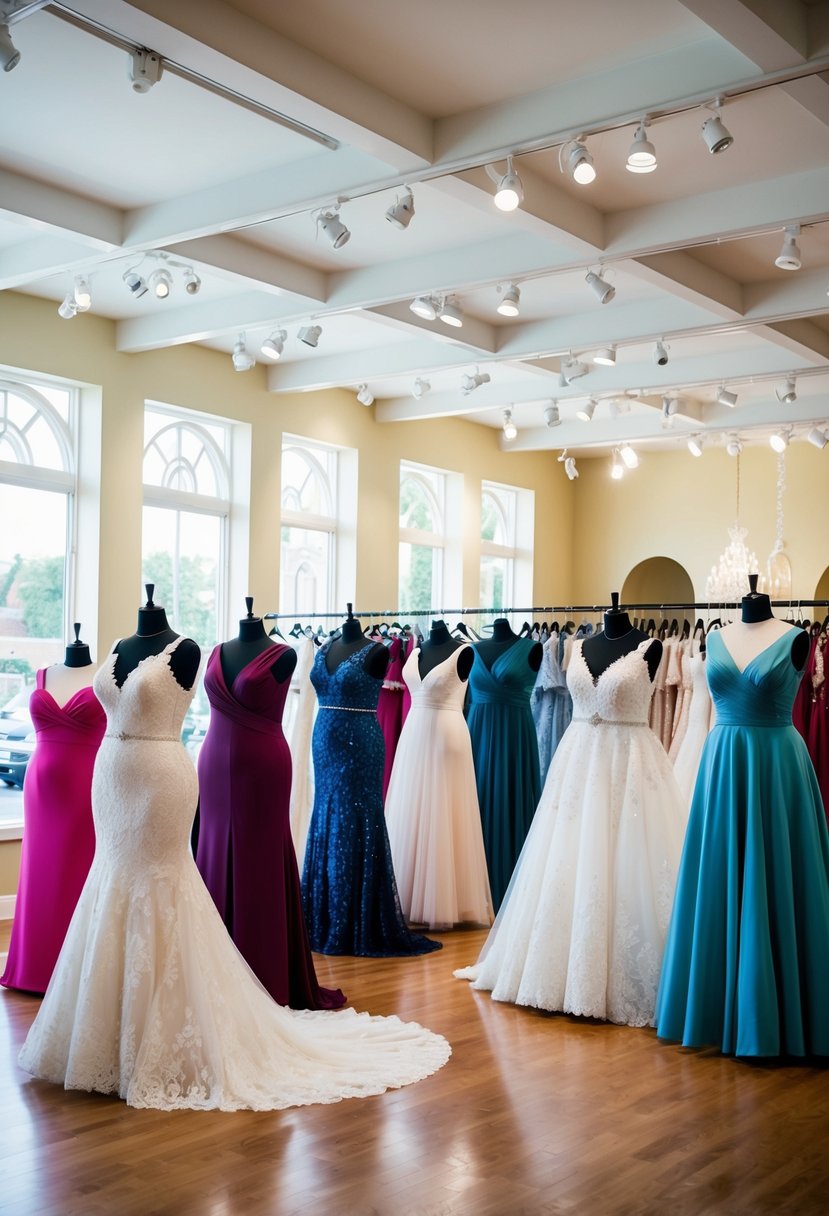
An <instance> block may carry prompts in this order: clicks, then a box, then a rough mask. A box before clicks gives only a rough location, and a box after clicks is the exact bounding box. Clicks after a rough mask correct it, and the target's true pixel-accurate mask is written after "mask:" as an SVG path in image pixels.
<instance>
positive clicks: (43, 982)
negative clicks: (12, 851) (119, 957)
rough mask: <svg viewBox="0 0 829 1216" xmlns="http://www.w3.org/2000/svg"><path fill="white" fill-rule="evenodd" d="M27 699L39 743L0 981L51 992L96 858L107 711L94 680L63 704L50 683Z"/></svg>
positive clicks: (27, 788)
mask: <svg viewBox="0 0 829 1216" xmlns="http://www.w3.org/2000/svg"><path fill="white" fill-rule="evenodd" d="M44 676H45V670H41V671H39V672H38V673H37V687H36V688H35V689H34V691H33V693H32V695H31V699H30V701H29V708H30V711H31V715H32V721H33V723H34V726H35V732H36V734H37V746H36V747H35V750H34V754H33V756H32V759H31V761H30V762H29V766H28V769H27V771H26V780H25V782H24V784H23V847H22V850H21V854H20V882H19V884H18V888H17V902H16V904H15V912H14V925H13V927H12V936H11V942H10V944H9V957H8V961H7V964H6V970H5V972H4V973H3V976H2V978H0V984H3V985H4V987H6V988H22V989H24V990H25V991H27V992H45V991H46V988H47V985H48V983H49V980H50V979H51V976H52V971H53V970H54V966H55V963H56V962H57V957H58V955H59V954H60V949H61V946H62V945H63V939H64V937H65V936H66V930H67V929H68V927H69V922H70V920H71V919H72V913H73V912H74V911H75V904H76V903H77V902H78V896H79V895H80V893H81V889H82V888H83V885H84V882H85V881H86V876H87V874H88V872H89V867H90V865H91V864H92V858H93V855H94V853H95V829H94V827H93V825H92V769H93V767H94V764H95V756H96V754H97V751H98V746H99V744H100V742H101V739H102V737H103V734H104V730H105V729H106V717H105V715H104V711H103V709H102V708H101V705H100V702H99V701H98V698H97V697H96V696H95V693H94V692H93V691H92V688H91V687H90V688H81V689H80V690H79V691H78V692H76V693H75V694H74V695H73V696H71V697H70V698H69V700H68V701H67V702H66V704H65V705H63V706H61V705H58V703H57V701H56V700H55V698H54V697H53V696H52V694H51V693H50V692H48V691H47V689H46V688H45V686H44Z"/></svg>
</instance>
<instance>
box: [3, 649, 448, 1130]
mask: <svg viewBox="0 0 829 1216" xmlns="http://www.w3.org/2000/svg"><path fill="white" fill-rule="evenodd" d="M176 645H177V641H176V642H173V643H171V645H170V646H168V647H167V648H166V649H165V650H164V651H162V652H161V653H160V654H158V655H153V656H151V657H150V658H147V659H144V660H143V661H142V662H141V663H139V665H138V666H137V667H136V668H135V669H134V670H133V671H131V672H130V673H129V675H128V676H127V678H126V680H125V681H124V684H123V685H122V686H121V687H120V688H119V687H118V686H117V685H116V683H115V680H114V676H113V670H114V666H115V654H114V653H112V654H111V655H110V657H109V659H108V660H107V661H106V662H105V663H104V664H103V665H102V667H101V668H100V670H99V671H98V672H97V674H96V676H95V680H94V684H93V687H94V689H95V693H96V694H97V696H98V698H99V699H100V701H101V703H102V705H103V707H104V709H105V711H106V715H107V733H106V735H105V736H104V739H103V741H102V743H101V748H100V751H99V753H98V757H97V760H96V764H95V773H94V778H93V783H92V810H93V817H94V821H95V831H96V837H97V848H96V853H95V859H94V861H93V864H92V868H91V869H90V872H89V877H88V879H87V882H86V885H85V887H84V889H83V892H82V894H81V897H80V900H79V901H78V905H77V908H76V910H75V914H74V917H73V918H72V922H71V924H70V926H69V930H68V933H67V936H66V941H65V943H64V946H63V949H62V951H61V954H60V957H59V959H58V962H57V965H56V967H55V971H54V974H53V976H52V980H51V983H50V984H49V987H48V990H47V992H46V995H45V997H44V1000H43V1004H42V1006H41V1009H40V1012H39V1013H38V1015H37V1018H36V1019H35V1021H34V1024H33V1025H32V1028H31V1030H30V1031H29V1035H28V1038H27V1039H26V1042H25V1043H24V1045H23V1049H22V1051H21V1053H20V1064H21V1066H22V1067H23V1068H25V1069H26V1070H27V1071H28V1072H31V1073H33V1074H34V1075H35V1076H37V1077H42V1078H43V1079H44V1080H47V1081H53V1082H57V1083H60V1084H63V1085H64V1086H65V1087H66V1088H67V1089H83V1090H95V1091H98V1092H101V1093H117V1094H118V1095H120V1097H122V1098H124V1099H126V1101H127V1102H128V1103H129V1104H130V1105H131V1106H139V1107H154V1108H156V1109H159V1110H175V1109H181V1108H188V1109H220V1110H239V1109H252V1110H275V1109H281V1108H283V1107H287V1106H304V1105H308V1104H310V1103H316V1102H337V1101H339V1100H340V1099H341V1098H350V1097H366V1096H368V1095H369V1094H377V1093H382V1092H383V1091H384V1090H385V1089H389V1088H394V1087H398V1086H401V1085H408V1084H410V1083H412V1082H414V1081H419V1080H421V1079H422V1078H423V1077H426V1076H428V1075H429V1074H430V1073H432V1072H435V1071H436V1070H437V1069H438V1068H440V1067H441V1066H442V1065H443V1064H445V1062H446V1060H447V1059H448V1057H449V1055H450V1047H449V1044H448V1043H447V1042H446V1040H445V1039H443V1038H441V1037H440V1036H439V1035H435V1034H432V1033H431V1032H430V1031H428V1030H424V1029H423V1028H422V1027H421V1026H418V1025H416V1024H415V1023H405V1022H401V1021H400V1020H399V1019H398V1018H396V1017H371V1016H370V1015H369V1014H366V1013H357V1012H356V1011H355V1010H353V1009H347V1010H341V1011H337V1012H315V1013H312V1012H308V1011H294V1010H290V1009H286V1008H283V1007H282V1006H280V1005H277V1004H276V1003H275V1002H274V1001H273V1000H272V999H271V997H270V996H269V995H268V993H267V992H266V991H265V989H264V988H263V987H262V985H261V984H260V983H259V981H258V980H257V979H256V978H255V976H254V975H253V973H252V972H251V970H250V969H249V967H248V966H247V964H246V963H245V962H244V960H243V959H242V956H241V955H240V954H239V952H238V951H237V949H236V947H235V946H234V945H233V942H232V941H231V939H230V937H229V936H228V934H227V931H226V929H225V927H224V924H223V923H222V919H221V917H220V916H219V914H218V912H217V911H216V908H215V906H214V904H213V901H212V899H211V898H210V895H209V894H208V892H207V889H206V887H205V886H204V884H203V882H202V880H201V877H200V875H199V872H198V870H197V869H196V865H195V862H194V861H193V858H192V856H191V855H190V851H189V832H190V825H191V823H192V819H193V813H194V810H195V806H196V798H197V794H198V786H197V779H196V771H195V769H194V767H193V764H192V762H191V761H190V758H189V756H188V755H187V753H186V751H185V749H184V748H183V747H182V745H181V743H180V731H181V724H182V720H183V718H184V714H185V712H186V710H187V707H188V705H189V704H190V701H191V699H192V696H193V691H192V690H191V691H189V692H188V691H186V690H185V689H183V688H181V686H180V685H179V684H178V683H177V681H176V679H175V677H174V676H173V674H172V671H171V669H170V665H169V656H170V653H171V651H172V649H173V648H174V647H175V646H176Z"/></svg>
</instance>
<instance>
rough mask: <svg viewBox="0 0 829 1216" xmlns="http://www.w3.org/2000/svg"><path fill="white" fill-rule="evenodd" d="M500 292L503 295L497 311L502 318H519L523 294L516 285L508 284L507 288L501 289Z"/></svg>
mask: <svg viewBox="0 0 829 1216" xmlns="http://www.w3.org/2000/svg"><path fill="white" fill-rule="evenodd" d="M498 290H499V291H501V292H502V293H503V295H502V298H501V303H500V304H499V305H498V309H497V311H498V312H499V313H500V314H501V316H502V317H517V316H518V312H519V308H518V305H519V303H520V301H521V292H520V290H519V288H517V287H516V286H515V284H514V283H508V284H507V286H506V287H499V288H498Z"/></svg>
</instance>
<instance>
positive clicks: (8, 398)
mask: <svg viewBox="0 0 829 1216" xmlns="http://www.w3.org/2000/svg"><path fill="white" fill-rule="evenodd" d="M64 397H66V398H67V399H68V393H64ZM68 408H69V407H68V404H66V410H67V413H68ZM70 446H71V445H70V443H69V432H68V430H67V428H66V425H65V421H64V420H63V419H62V418H61V417H55V415H54V414H53V413H52V411H51V409H50V403H49V401H48V399H47V395H46V394H45V393H43V392H41V390H40V388H39V387H38V386H36V385H31V386H29V390H28V394H27V393H26V392H24V391H23V390H21V392H20V393H17V392H15V391H14V389H12V388H9V389H6V390H4V391H0V460H9V461H14V462H15V463H18V464H31V465H38V466H39V467H40V468H43V469H61V470H68V469H69V468H70V460H69V448H70Z"/></svg>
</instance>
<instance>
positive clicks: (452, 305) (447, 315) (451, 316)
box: [437, 296, 463, 329]
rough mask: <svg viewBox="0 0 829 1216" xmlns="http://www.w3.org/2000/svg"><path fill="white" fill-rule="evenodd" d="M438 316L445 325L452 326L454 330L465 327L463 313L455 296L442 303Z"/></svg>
mask: <svg viewBox="0 0 829 1216" xmlns="http://www.w3.org/2000/svg"><path fill="white" fill-rule="evenodd" d="M437 315H438V317H439V318H440V319H441V321H442V322H443V324H444V325H451V326H452V328H453V329H460V328H461V326H462V325H463V312H462V311H461V307H460V305H459V304H458V301H457V300H456V299H455V297H454V296H449V297H448V298H447V299H445V300H443V301H442V302H441V304H440V306H439V307H438V309H437Z"/></svg>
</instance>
